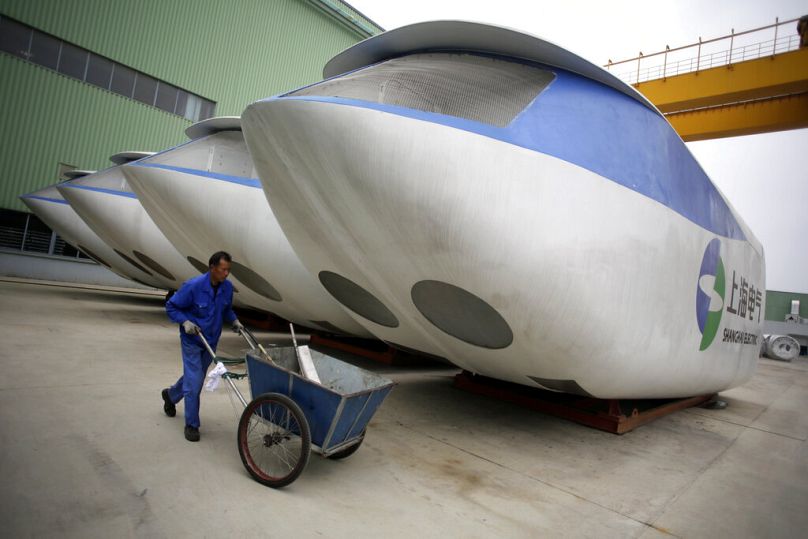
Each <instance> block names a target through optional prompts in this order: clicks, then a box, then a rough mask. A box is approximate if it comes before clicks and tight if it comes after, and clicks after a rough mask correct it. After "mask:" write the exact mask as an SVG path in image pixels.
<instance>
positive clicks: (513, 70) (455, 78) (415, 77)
mask: <svg viewBox="0 0 808 539" xmlns="http://www.w3.org/2000/svg"><path fill="white" fill-rule="evenodd" d="M554 78H555V75H554V74H553V73H551V72H550V71H546V70H544V69H540V68H538V67H534V66H530V65H524V64H520V63H516V62H510V61H506V60H501V59H498V58H489V57H484V56H476V55H472V54H450V53H431V54H413V55H410V56H405V57H403V58H395V59H392V60H388V61H386V62H382V63H380V64H377V65H373V66H370V67H366V68H364V69H361V70H359V71H355V72H353V73H349V74H346V75H343V76H341V77H338V78H335V79H331V80H328V81H324V82H321V83H319V84H316V85H314V86H309V87H308V88H302V89H300V90H297V91H294V92H292V93H290V94H287V95H290V96H307V95H311V96H324V97H341V98H346V99H359V100H362V101H371V102H374V103H382V104H385V105H396V106H400V107H406V108H410V109H417V110H421V111H424V112H435V113H438V114H447V115H449V116H456V117H458V118H465V119H467V120H474V121H477V122H482V123H486V124H491V125H495V126H498V127H505V126H506V125H508V124H509V123H510V122H511V121H512V120H513V119H514V118H515V117H516V115H517V114H519V112H521V111H522V110H524V109H525V107H527V106H528V105H529V104H530V102H531V101H533V99H535V97H536V96H537V95H538V94H539V92H541V91H542V90H543V89H544V88H546V87H547V86H548V85H549V84H550V82H552V80H553V79H554Z"/></svg>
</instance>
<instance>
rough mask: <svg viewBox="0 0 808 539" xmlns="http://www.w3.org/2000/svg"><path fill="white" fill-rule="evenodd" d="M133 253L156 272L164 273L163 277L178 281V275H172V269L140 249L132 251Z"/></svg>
mask: <svg viewBox="0 0 808 539" xmlns="http://www.w3.org/2000/svg"><path fill="white" fill-rule="evenodd" d="M132 253H134V255H135V256H136V257H137V258H138V260H140V261H141V262H143V263H144V264H146V265H147V266H148V267H149V268H151V269H152V270H154V271H155V272H157V273H159V274H160V275H162V276H163V277H165V278H166V279H168V280H169V281H176V280H177V278H176V277H174V276H173V275H171V272H170V271H168V270H167V269H165V268H164V267H163V266H161V265H160V264H158V263H157V262H156V261H155V260H154V259H152V258H150V257H148V256H146V255H144V254H143V253H141V252H140V251H132Z"/></svg>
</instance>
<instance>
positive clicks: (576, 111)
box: [261, 68, 746, 240]
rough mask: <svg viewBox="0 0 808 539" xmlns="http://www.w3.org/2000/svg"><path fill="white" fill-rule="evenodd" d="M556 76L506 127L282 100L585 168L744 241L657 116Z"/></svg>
mask: <svg viewBox="0 0 808 539" xmlns="http://www.w3.org/2000/svg"><path fill="white" fill-rule="evenodd" d="M552 71H553V72H554V73H555V74H556V79H555V80H554V81H553V82H552V83H551V84H550V85H549V86H548V87H547V88H546V89H545V90H544V91H542V92H541V93H540V94H539V95H538V97H537V98H536V99H534V100H533V102H532V103H531V104H530V105H528V107H527V108H526V109H525V110H523V111H522V112H520V113H519V115H517V116H516V118H514V120H513V121H512V122H511V123H510V124H509V125H508V126H506V127H497V126H493V125H488V124H484V123H481V122H476V121H473V120H467V119H464V118H457V117H454V116H448V115H445V114H438V113H433V112H424V111H420V110H416V109H410V108H405V107H399V106H395V105H386V104H382V103H374V102H369V101H360V100H357V99H345V98H339V97H327V96H289V97H272V98H267V99H262V100H261V101H263V102H271V101H280V100H296V101H316V102H323V103H333V104H339V105H348V106H353V107H361V108H367V109H373V110H379V111H382V112H386V113H390V114H396V115H398V116H405V117H408V118H413V119H416V120H421V121H425V122H431V123H436V124H441V125H445V126H448V127H453V128H455V129H461V130H464V131H469V132H472V133H476V134H479V135H482V136H485V137H489V138H493V139H497V140H501V141H503V142H506V143H509V144H513V145H515V146H520V147H523V148H526V149H529V150H534V151H537V152H541V153H544V154H547V155H551V156H553V157H557V158H559V159H563V160H564V161H567V162H569V163H572V164H574V165H577V166H580V167H582V168H585V169H587V170H590V171H592V172H594V173H596V174H598V175H600V176H602V177H604V178H607V179H609V180H611V181H614V182H615V183H618V184H620V185H622V186H624V187H627V188H629V189H631V190H633V191H635V192H638V193H640V194H643V195H645V196H647V197H648V198H651V199H653V200H655V201H657V202H659V203H660V204H663V205H665V206H667V207H668V208H670V209H671V210H673V211H675V212H676V213H678V214H679V215H681V216H683V217H685V218H686V219H688V220H689V221H691V222H693V223H695V224H697V225H699V226H700V227H702V228H704V229H706V230H709V231H710V232H712V233H714V234H717V235H720V236H724V237H727V238H731V239H736V240H745V239H746V235H745V234H744V233H743V230H742V229H741V226H740V224H739V223H738V220H737V219H736V217H735V215H734V214H733V212H732V210H731V209H730V207H729V206H728V205H727V203H726V201H725V200H724V198H723V197H722V196H721V194H720V193H719V192H718V190H717V189H716V187H715V186H714V185H713V183H712V182H711V181H710V179H709V177H708V176H707V174H706V173H705V172H704V170H702V168H701V166H700V165H699V164H698V162H697V161H696V159H695V158H694V157H693V155H692V154H691V153H690V151H689V150H688V149H687V146H686V145H685V143H684V142H683V141H682V139H681V138H680V137H679V135H678V134H677V133H676V131H674V129H673V127H671V125H670V124H669V123H668V121H667V120H665V119H664V117H662V116H660V115H659V114H658V113H657V112H656V111H653V110H651V109H649V108H648V107H646V106H645V105H643V104H642V103H640V102H638V101H636V100H634V99H632V98H631V97H629V96H627V95H625V94H622V93H620V92H618V91H616V90H614V89H612V88H609V87H607V86H605V85H602V84H600V83H597V82H595V81H592V80H589V79H587V78H585V77H582V76H579V75H576V74H573V73H569V72H566V71H563V70H560V69H555V68H553V69H552Z"/></svg>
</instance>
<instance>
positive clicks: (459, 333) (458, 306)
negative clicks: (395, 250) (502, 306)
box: [411, 281, 513, 349]
mask: <svg viewBox="0 0 808 539" xmlns="http://www.w3.org/2000/svg"><path fill="white" fill-rule="evenodd" d="M411 295H412V302H413V303H414V304H415V307H416V309H418V311H420V313H421V314H422V315H424V318H426V319H427V320H429V321H430V322H431V323H432V325H434V326H435V327H436V328H438V329H440V330H441V331H443V332H444V333H447V334H449V335H451V336H452V337H455V338H457V339H460V340H461V341H463V342H465V343H468V344H473V345H474V346H480V347H482V348H492V349H500V348H507V347H508V346H510V344H511V343H512V342H513V332H512V331H511V328H510V326H508V323H507V322H506V321H505V319H504V318H503V317H502V315H500V314H499V313H498V312H497V311H496V309H494V308H493V307H492V306H491V305H489V304H488V303H486V302H485V301H483V300H482V299H481V298H479V297H477V296H475V295H474V294H472V293H471V292H468V291H466V290H463V289H462V288H460V287H458V286H454V285H452V284H449V283H444V282H442V281H419V282H417V283H415V285H413V287H412V290H411Z"/></svg>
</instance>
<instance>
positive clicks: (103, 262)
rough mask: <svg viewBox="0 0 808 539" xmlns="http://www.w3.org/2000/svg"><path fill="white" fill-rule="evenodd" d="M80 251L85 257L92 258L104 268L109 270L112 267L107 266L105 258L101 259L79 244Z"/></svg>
mask: <svg viewBox="0 0 808 539" xmlns="http://www.w3.org/2000/svg"><path fill="white" fill-rule="evenodd" d="M79 251H81V252H82V253H84V254H85V255H87V256H89V257H90V258H92V259H93V260H95V261H96V262H98V263H99V264H101V265H102V266H106V267H108V268H109V267H111V266H110V265H109V264H107V262H106V261H105V260H104V259H103V258H101V257H100V256H98V255H97V254H95V253H94V252H92V251H91V250H89V249H88V248H86V247H85V246H83V245H81V244H79Z"/></svg>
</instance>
